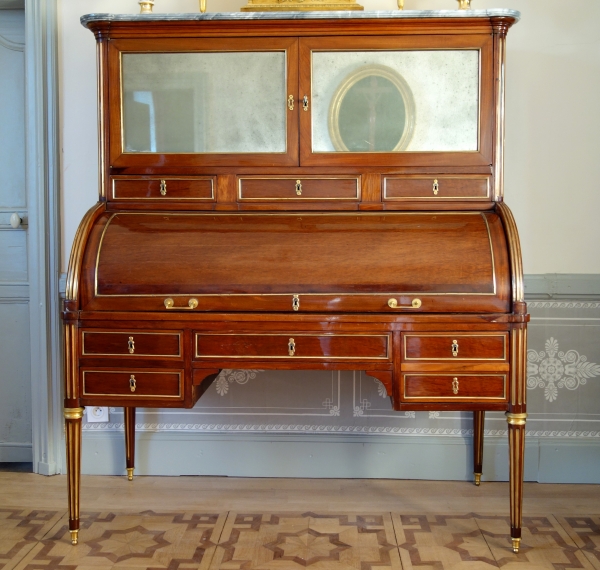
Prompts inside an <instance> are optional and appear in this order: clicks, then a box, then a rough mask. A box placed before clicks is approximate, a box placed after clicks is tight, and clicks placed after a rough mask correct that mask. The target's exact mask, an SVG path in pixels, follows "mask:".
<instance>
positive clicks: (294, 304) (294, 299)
mask: <svg viewBox="0 0 600 570" xmlns="http://www.w3.org/2000/svg"><path fill="white" fill-rule="evenodd" d="M292 309H294V311H298V310H299V309H300V296H299V295H294V296H293V297H292Z"/></svg>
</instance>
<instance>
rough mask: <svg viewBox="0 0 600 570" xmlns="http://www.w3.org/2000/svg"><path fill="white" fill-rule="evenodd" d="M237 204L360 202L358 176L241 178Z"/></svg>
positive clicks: (239, 179)
mask: <svg viewBox="0 0 600 570" xmlns="http://www.w3.org/2000/svg"><path fill="white" fill-rule="evenodd" d="M238 200H239V201H240V202H262V201H280V200H283V201H289V200H292V201H296V202H297V201H307V202H310V201H316V200H342V201H343V200H345V201H354V202H355V201H359V200H360V176H331V177H327V176H282V177H276V176H269V177H263V176H240V177H239V178H238Z"/></svg>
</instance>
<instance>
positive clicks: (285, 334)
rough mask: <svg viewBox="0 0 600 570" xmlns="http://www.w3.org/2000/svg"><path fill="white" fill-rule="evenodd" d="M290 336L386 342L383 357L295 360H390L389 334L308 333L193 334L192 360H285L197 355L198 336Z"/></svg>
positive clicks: (314, 357)
mask: <svg viewBox="0 0 600 570" xmlns="http://www.w3.org/2000/svg"><path fill="white" fill-rule="evenodd" d="M290 334H293V335H294V338H298V337H313V338H319V337H357V338H373V337H375V338H377V337H381V338H385V339H386V340H387V343H386V347H385V356H327V355H325V354H322V355H320V356H319V355H314V356H294V358H295V359H308V360H322V359H324V358H326V359H328V360H388V361H389V360H390V358H391V357H390V343H391V336H392V335H391V334H336V333H329V334H318V333H317V334H310V333H308V334H307V333H302V334H297V333H289V332H288V333H272V334H261V333H239V332H238V333H195V334H194V358H195V359H200V358H220V359H222V360H234V359H245V360H249V359H250V360H274V359H286V358H289V356H291V355H288V354H282V355H281V356H268V355H248V356H244V355H242V356H231V355H227V354H198V337H200V336H269V337H270V336H282V337H288V338H289V337H290ZM290 340H292V339H290ZM295 347H296V342H294V349H295Z"/></svg>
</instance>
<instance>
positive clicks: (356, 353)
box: [195, 333, 391, 360]
mask: <svg viewBox="0 0 600 570" xmlns="http://www.w3.org/2000/svg"><path fill="white" fill-rule="evenodd" d="M390 352H391V351H390V335H307V334H294V333H289V334H266V335H262V334H202V333H197V334H196V355H195V356H196V358H246V359H259V360H260V359H272V358H286V359H289V360H293V359H302V358H327V359H340V360H389V359H390Z"/></svg>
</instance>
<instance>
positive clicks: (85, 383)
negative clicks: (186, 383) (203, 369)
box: [81, 370, 183, 399]
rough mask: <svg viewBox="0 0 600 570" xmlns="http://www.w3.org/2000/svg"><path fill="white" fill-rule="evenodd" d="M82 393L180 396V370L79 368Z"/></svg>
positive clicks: (83, 394) (181, 383)
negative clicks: (81, 369) (80, 369)
mask: <svg viewBox="0 0 600 570" xmlns="http://www.w3.org/2000/svg"><path fill="white" fill-rule="evenodd" d="M81 377H82V378H81V380H82V396H83V397H84V398H85V397H86V396H104V397H110V396H117V397H127V398H141V399H146V398H177V399H181V398H182V397H183V371H181V370H177V371H167V370H161V371H156V372H155V371H149V370H83V371H82V373H81Z"/></svg>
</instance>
